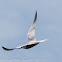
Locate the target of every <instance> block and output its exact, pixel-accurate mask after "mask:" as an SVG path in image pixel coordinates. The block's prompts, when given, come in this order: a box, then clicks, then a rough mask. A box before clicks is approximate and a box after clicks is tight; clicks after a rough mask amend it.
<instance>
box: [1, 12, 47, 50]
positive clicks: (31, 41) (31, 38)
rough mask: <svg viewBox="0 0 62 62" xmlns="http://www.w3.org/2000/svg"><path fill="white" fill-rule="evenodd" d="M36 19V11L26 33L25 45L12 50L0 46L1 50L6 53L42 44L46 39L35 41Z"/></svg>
mask: <svg viewBox="0 0 62 62" xmlns="http://www.w3.org/2000/svg"><path fill="white" fill-rule="evenodd" d="M36 19H37V11H36V13H35V17H34V20H33V23H32V25H31V27H30V29H29V31H28V34H27V37H28V41H29V42H28V43H27V44H25V45H22V46H18V47H16V48H12V49H8V48H5V47H3V46H2V48H3V49H4V50H6V51H11V50H14V49H29V48H32V47H34V46H36V45H37V44H39V43H41V42H44V41H46V40H47V39H44V40H40V41H36V39H35V25H36Z"/></svg>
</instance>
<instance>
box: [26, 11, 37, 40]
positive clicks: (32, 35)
mask: <svg viewBox="0 0 62 62" xmlns="http://www.w3.org/2000/svg"><path fill="white" fill-rule="evenodd" d="M36 19H37V11H36V13H35V18H34V21H33V23H32V25H31V27H30V29H29V31H28V34H27V37H28V40H29V41H35V40H36V39H35V22H36Z"/></svg>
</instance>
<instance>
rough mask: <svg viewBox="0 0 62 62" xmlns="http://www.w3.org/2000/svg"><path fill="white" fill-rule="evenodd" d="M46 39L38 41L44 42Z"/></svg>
mask: <svg viewBox="0 0 62 62" xmlns="http://www.w3.org/2000/svg"><path fill="white" fill-rule="evenodd" d="M47 40H48V39H44V40H41V41H39V42H45V41H47Z"/></svg>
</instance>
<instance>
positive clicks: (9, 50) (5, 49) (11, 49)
mask: <svg viewBox="0 0 62 62" xmlns="http://www.w3.org/2000/svg"><path fill="white" fill-rule="evenodd" d="M2 48H3V49H4V50H6V51H11V50H14V49H8V48H5V47H3V46H2Z"/></svg>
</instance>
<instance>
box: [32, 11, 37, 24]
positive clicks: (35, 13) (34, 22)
mask: <svg viewBox="0 0 62 62" xmlns="http://www.w3.org/2000/svg"><path fill="white" fill-rule="evenodd" d="M36 19H37V11H36V13H35V18H34V22H33V23H35V22H36Z"/></svg>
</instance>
